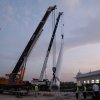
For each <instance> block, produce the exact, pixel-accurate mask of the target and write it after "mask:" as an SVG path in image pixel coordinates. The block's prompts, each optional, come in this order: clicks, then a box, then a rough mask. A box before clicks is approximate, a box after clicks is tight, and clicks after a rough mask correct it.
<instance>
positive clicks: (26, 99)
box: [0, 93, 92, 100]
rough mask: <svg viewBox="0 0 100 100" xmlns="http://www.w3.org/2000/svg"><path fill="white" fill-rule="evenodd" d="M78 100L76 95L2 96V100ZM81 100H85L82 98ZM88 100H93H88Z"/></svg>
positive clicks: (0, 99) (0, 98) (88, 99)
mask: <svg viewBox="0 0 100 100" xmlns="http://www.w3.org/2000/svg"><path fill="white" fill-rule="evenodd" d="M19 99H21V100H76V98H75V94H74V93H64V94H63V93H52V94H47V93H42V94H39V95H38V96H36V97H35V95H34V94H31V95H28V96H21V97H17V96H15V95H7V94H0V100H19ZM79 100H84V99H83V97H82V96H81V97H80V99H79ZM87 100H92V99H91V98H87Z"/></svg>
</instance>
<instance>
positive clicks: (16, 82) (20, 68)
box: [0, 5, 56, 89]
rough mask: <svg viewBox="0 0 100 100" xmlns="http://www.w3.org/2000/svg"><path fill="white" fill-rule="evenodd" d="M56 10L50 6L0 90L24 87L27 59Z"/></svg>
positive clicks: (2, 79) (2, 82)
mask: <svg viewBox="0 0 100 100" xmlns="http://www.w3.org/2000/svg"><path fill="white" fill-rule="evenodd" d="M55 9H56V5H55V6H50V7H49V8H48V9H47V11H46V13H45V15H44V16H43V18H42V20H41V21H40V23H39V25H38V26H37V28H36V30H35V32H34V33H33V35H32V37H31V38H30V40H29V42H28V44H27V45H26V47H25V49H24V51H23V52H22V54H21V56H20V58H19V60H18V62H17V63H16V65H15V67H14V69H13V70H12V72H11V74H6V75H7V76H8V78H6V77H1V78H0V88H3V89H4V88H5V87H7V88H8V87H10V88H11V87H13V88H15V87H18V86H22V85H23V77H24V73H25V66H26V61H27V58H28V56H29V54H30V52H31V50H32V49H33V47H34V45H35V44H36V42H37V40H38V38H39V37H40V35H41V32H42V29H43V26H44V25H45V23H46V21H47V19H48V17H49V15H50V13H51V12H52V11H53V10H55Z"/></svg>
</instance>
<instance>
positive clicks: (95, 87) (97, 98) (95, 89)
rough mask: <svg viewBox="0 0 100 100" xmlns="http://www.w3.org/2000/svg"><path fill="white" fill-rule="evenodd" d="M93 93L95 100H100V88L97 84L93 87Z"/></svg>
mask: <svg viewBox="0 0 100 100" xmlns="http://www.w3.org/2000/svg"><path fill="white" fill-rule="evenodd" d="M93 92H94V98H95V100H99V86H98V84H96V83H95V84H94V85H93Z"/></svg>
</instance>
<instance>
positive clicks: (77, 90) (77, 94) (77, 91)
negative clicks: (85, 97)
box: [76, 85, 79, 99]
mask: <svg viewBox="0 0 100 100" xmlns="http://www.w3.org/2000/svg"><path fill="white" fill-rule="evenodd" d="M78 98H79V86H78V85H77V86H76V99H78Z"/></svg>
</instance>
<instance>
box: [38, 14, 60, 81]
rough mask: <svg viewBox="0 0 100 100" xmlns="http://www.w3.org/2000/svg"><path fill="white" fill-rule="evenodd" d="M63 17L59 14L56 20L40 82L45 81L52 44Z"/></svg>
mask: <svg viewBox="0 0 100 100" xmlns="http://www.w3.org/2000/svg"><path fill="white" fill-rule="evenodd" d="M61 15H62V12H59V14H58V17H57V19H56V24H55V27H54V30H53V34H52V37H51V40H50V43H49V46H48V50H47V53H46V57H45V60H44V63H43V67H42V71H41V74H40V77H39V80H40V81H42V80H43V76H44V72H45V70H46V67H47V61H48V57H49V54H50V50H51V47H52V44H53V40H54V37H55V33H56V30H57V27H58V23H59V19H60V16H61Z"/></svg>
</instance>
